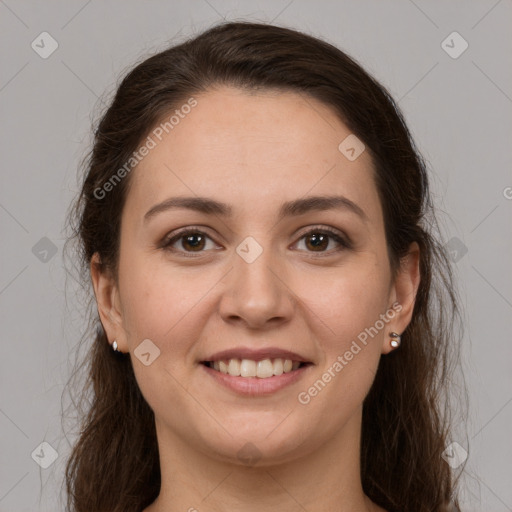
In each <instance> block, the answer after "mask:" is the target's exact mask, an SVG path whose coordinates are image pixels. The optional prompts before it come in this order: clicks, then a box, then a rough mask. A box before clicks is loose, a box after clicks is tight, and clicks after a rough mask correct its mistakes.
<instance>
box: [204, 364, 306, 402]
mask: <svg viewBox="0 0 512 512" xmlns="http://www.w3.org/2000/svg"><path fill="white" fill-rule="evenodd" d="M200 366H202V367H203V369H204V370H205V371H206V372H207V373H208V374H209V375H211V376H212V377H213V378H214V379H215V380H216V381H217V382H218V383H219V384H221V385H223V386H225V387H226V388H228V389H231V390H232V391H235V392H237V393H240V394H242V395H246V396H262V395H271V394H272V393H275V392H277V391H279V390H280V389H283V388H285V387H286V386H290V385H291V384H293V383H295V382H297V381H298V380H299V379H301V378H302V377H303V376H304V374H305V372H307V371H308V369H309V368H310V367H311V366H313V365H311V364H308V365H306V366H301V367H300V368H298V369H297V370H293V371H291V372H288V373H282V374H281V375H274V376H273V377H268V378H266V379H260V378H258V377H233V376H232V375H228V374H226V373H222V372H219V371H217V370H214V369H213V368H210V367H209V366H205V365H204V364H201V365H200Z"/></svg>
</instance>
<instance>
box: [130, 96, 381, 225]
mask: <svg viewBox="0 0 512 512" xmlns="http://www.w3.org/2000/svg"><path fill="white" fill-rule="evenodd" d="M194 99H195V100H196V102H197V104H196V106H194V107H193V108H191V109H186V111H188V113H187V114H183V113H182V115H181V116H180V117H179V120H178V116H175V118H174V124H172V125H170V124H168V125H167V130H162V129H160V130H159V131H157V132H155V131H154V130H153V132H151V133H150V137H152V139H153V140H154V142H155V146H154V147H153V149H151V150H150V151H149V153H148V154H147V156H145V157H144V158H143V160H142V161H141V162H140V163H139V164H138V165H137V167H136V168H135V169H134V170H133V171H132V176H131V179H132V180H133V182H132V186H131V187H130V192H129V194H128V197H127V205H128V203H129V204H130V208H129V209H128V211H134V210H138V209H140V208H145V207H146V206H148V207H150V206H151V205H152V204H153V203H155V202H158V201H162V200H165V199H166V198H168V197H169V196H177V195H187V196H190V195H198V196H208V197H215V198H216V199H218V200H219V201H222V202H226V203H229V204H235V205H239V206H240V207H243V208H244V209H250V208H251V207H252V208H253V209H256V210H257V209H258V208H261V207H262V206H263V205H265V206H269V207H270V206H272V205H273V204H274V203H275V206H276V208H277V206H278V205H280V204H282V202H283V201H285V200H291V199H296V198H297V197H302V196H306V195H318V194H326V193H331V194H335V193H340V194H343V195H346V196H348V197H349V198H350V199H351V200H352V201H354V202H358V203H360V205H361V206H362V207H363V208H364V206H363V205H366V208H365V210H367V209H369V210H372V209H373V210H375V200H377V203H378V198H377V192H376V188H375V183H374V180H373V164H372V159H371V157H370V154H369V152H368V151H363V153H362V154H361V155H360V156H359V157H358V158H357V159H355V160H353V161H351V160H349V159H348V158H347V157H346V156H345V155H344V154H343V153H342V152H341V151H340V149H339V146H340V143H341V142H342V141H344V140H345V139H346V138H347V137H349V136H351V132H350V130H349V129H348V128H347V127H346V125H345V124H344V123H343V122H342V121H341V120H340V119H339V118H338V116H337V115H336V114H335V113H334V112H333V110H332V109H330V108H329V107H327V106H326V105H324V104H323V103H321V102H319V101H317V100H315V99H314V98H311V97H309V96H307V95H304V94H299V93H292V92H283V91H272V90H264V91H257V92H250V93H249V92H247V91H243V90H239V89H235V88H231V87H222V88H217V89H214V90H211V91H208V92H205V93H202V94H200V95H196V96H194ZM185 102H186V100H185ZM185 102H184V103H185ZM177 109H178V110H179V109H180V107H179V105H178V106H177ZM171 115H172V113H171ZM169 117H170V116H166V117H165V118H164V119H163V122H165V121H167V120H168V119H169ZM177 120H178V122H177V123H176V121H177ZM160 126H165V125H160ZM155 128H158V126H157V127H155ZM155 133H158V134H159V137H157V136H155ZM349 140H350V139H349ZM372 203H373V204H372ZM235 207H236V206H235ZM146 209H147V208H146ZM377 210H378V208H377ZM377 210H375V211H374V214H376V215H378V213H379V212H378V211H377ZM367 213H369V215H370V216H371V213H372V212H371V211H370V212H367Z"/></svg>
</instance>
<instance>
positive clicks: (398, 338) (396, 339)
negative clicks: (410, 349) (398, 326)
mask: <svg viewBox="0 0 512 512" xmlns="http://www.w3.org/2000/svg"><path fill="white" fill-rule="evenodd" d="M389 335H390V336H391V338H392V339H391V341H390V342H389V343H390V345H391V346H392V347H393V348H398V347H399V346H400V343H401V342H402V337H401V336H400V334H397V333H396V332H390V333H389Z"/></svg>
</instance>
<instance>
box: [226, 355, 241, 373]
mask: <svg viewBox="0 0 512 512" xmlns="http://www.w3.org/2000/svg"><path fill="white" fill-rule="evenodd" d="M228 373H229V375H233V377H238V376H239V375H240V359H230V360H229V364H228Z"/></svg>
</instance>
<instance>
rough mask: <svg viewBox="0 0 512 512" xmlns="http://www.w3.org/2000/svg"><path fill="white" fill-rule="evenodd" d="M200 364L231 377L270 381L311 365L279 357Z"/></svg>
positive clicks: (222, 360) (202, 362)
mask: <svg viewBox="0 0 512 512" xmlns="http://www.w3.org/2000/svg"><path fill="white" fill-rule="evenodd" d="M201 364H202V365H204V366H206V367H208V368H211V369H212V370H214V371H216V372H219V373H222V374H224V375H229V376H231V377H244V378H258V379H272V378H274V377H279V376H280V375H283V374H285V373H293V372H296V371H297V370H299V369H301V368H304V367H306V366H311V365H312V363H309V362H305V361H294V360H293V359H285V358H281V357H277V358H273V359H269V358H267V359H261V360H254V359H238V358H231V359H220V360H215V361H201Z"/></svg>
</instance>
